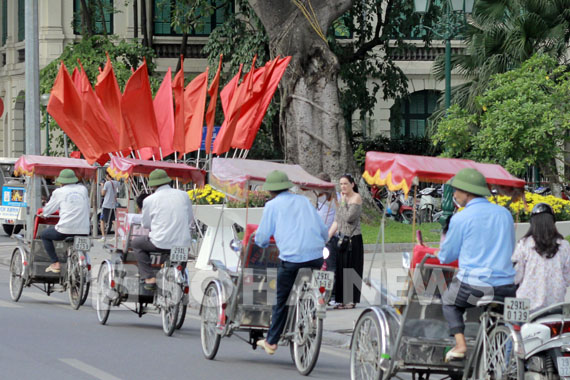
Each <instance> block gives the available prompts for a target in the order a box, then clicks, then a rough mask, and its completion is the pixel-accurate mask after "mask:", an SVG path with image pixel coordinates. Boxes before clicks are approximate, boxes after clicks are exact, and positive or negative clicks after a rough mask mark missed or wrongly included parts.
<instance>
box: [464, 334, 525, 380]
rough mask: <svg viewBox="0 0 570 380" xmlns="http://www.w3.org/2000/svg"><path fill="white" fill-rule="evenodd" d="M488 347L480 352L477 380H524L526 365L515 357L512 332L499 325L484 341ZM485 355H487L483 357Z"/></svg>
mask: <svg viewBox="0 0 570 380" xmlns="http://www.w3.org/2000/svg"><path fill="white" fill-rule="evenodd" d="M483 344H486V345H487V347H484V348H483V349H482V350H480V351H479V352H480V353H479V357H478V358H477V362H476V363H477V367H476V371H475V372H476V377H475V378H476V379H501V380H523V378H524V363H523V360H522V359H521V358H519V357H518V356H516V355H515V352H514V341H513V337H512V335H511V330H510V329H509V328H508V327H506V326H504V325H499V326H496V327H495V328H493V329H492V330H491V332H490V333H489V335H487V336H486V337H485V339H484V341H483ZM483 353H486V355H485V356H483Z"/></svg>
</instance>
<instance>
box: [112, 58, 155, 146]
mask: <svg viewBox="0 0 570 380" xmlns="http://www.w3.org/2000/svg"><path fill="white" fill-rule="evenodd" d="M121 110H122V112H123V120H124V121H125V128H126V130H127V133H128V135H129V138H130V140H131V148H132V149H134V150H136V149H140V148H144V147H147V146H148V147H158V146H159V144H160V143H159V138H158V130H157V128H156V117H155V115H154V107H153V104H152V93H151V90H150V83H149V81H148V71H147V66H146V60H145V61H144V62H143V64H142V65H141V66H140V67H139V68H138V69H137V70H136V71H135V72H134V74H133V75H131V77H130V78H129V81H128V82H127V85H126V86H125V91H124V92H123V98H122V99H121Z"/></svg>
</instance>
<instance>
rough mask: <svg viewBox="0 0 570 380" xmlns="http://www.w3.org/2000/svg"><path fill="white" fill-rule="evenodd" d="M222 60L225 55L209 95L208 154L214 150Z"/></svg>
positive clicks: (207, 119) (207, 116)
mask: <svg viewBox="0 0 570 380" xmlns="http://www.w3.org/2000/svg"><path fill="white" fill-rule="evenodd" d="M222 58H223V55H222V54H220V63H218V71H216V75H215V76H214V79H213V80H212V83H211V84H210V88H208V95H210V104H208V110H207V111H206V126H207V130H206V153H210V152H211V150H212V134H213V133H214V120H215V116H216V103H217V102H218V88H219V86H220V71H221V70H222Z"/></svg>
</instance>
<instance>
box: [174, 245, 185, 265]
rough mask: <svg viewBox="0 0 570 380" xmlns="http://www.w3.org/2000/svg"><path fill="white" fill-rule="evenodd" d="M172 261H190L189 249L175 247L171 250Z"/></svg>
mask: <svg viewBox="0 0 570 380" xmlns="http://www.w3.org/2000/svg"><path fill="white" fill-rule="evenodd" d="M170 261H175V262H180V261H188V247H173V248H172V249H171V250H170Z"/></svg>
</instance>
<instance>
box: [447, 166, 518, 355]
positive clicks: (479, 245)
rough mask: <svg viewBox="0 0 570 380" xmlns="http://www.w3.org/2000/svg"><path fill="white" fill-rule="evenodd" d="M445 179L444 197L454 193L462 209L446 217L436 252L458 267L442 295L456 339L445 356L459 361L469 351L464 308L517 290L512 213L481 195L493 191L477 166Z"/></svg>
mask: <svg viewBox="0 0 570 380" xmlns="http://www.w3.org/2000/svg"><path fill="white" fill-rule="evenodd" d="M448 184H449V185H450V186H451V188H450V190H447V189H446V192H445V194H444V200H443V202H444V203H445V202H446V200H447V201H449V199H445V198H448V197H450V196H453V199H454V201H455V202H456V204H457V205H458V206H460V207H465V209H464V210H462V211H460V212H458V213H456V214H455V215H453V217H452V218H451V220H450V221H449V229H448V230H447V233H446V235H445V238H444V240H443V243H442V245H441V250H440V251H439V252H438V253H437V256H438V258H439V261H440V262H441V263H443V264H446V263H451V262H453V261H455V260H459V271H458V273H457V275H456V276H455V277H454V278H453V280H452V282H451V284H450V285H449V288H448V289H447V290H446V291H445V293H444V294H443V297H442V298H443V315H444V317H445V319H446V320H447V323H448V325H449V329H450V332H451V333H452V334H453V335H454V336H455V342H456V343H455V347H453V348H452V349H451V350H450V351H448V353H447V354H446V357H445V360H446V361H450V360H461V359H463V358H464V357H465V353H466V352H467V343H466V341H465V335H464V330H465V323H464V320H463V314H464V312H465V309H466V308H470V307H475V306H476V305H477V301H478V300H479V299H480V298H481V297H483V296H492V297H493V298H494V299H498V300H502V299H504V297H515V293H516V287H515V285H514V277H515V270H514V268H513V264H512V262H511V256H512V254H513V250H514V246H515V230H514V223H513V217H512V215H511V213H510V212H509V211H508V210H507V209H506V208H504V207H501V206H498V205H495V204H493V203H491V202H489V201H488V200H487V199H486V198H485V197H487V196H490V195H491V193H490V191H489V188H488V187H487V182H486V180H485V177H484V176H483V175H482V174H481V173H480V172H479V171H477V170H476V169H472V168H466V169H462V170H460V171H459V172H458V173H457V174H456V175H455V176H454V177H453V178H452V179H451V180H450V182H448ZM448 203H450V202H448Z"/></svg>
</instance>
